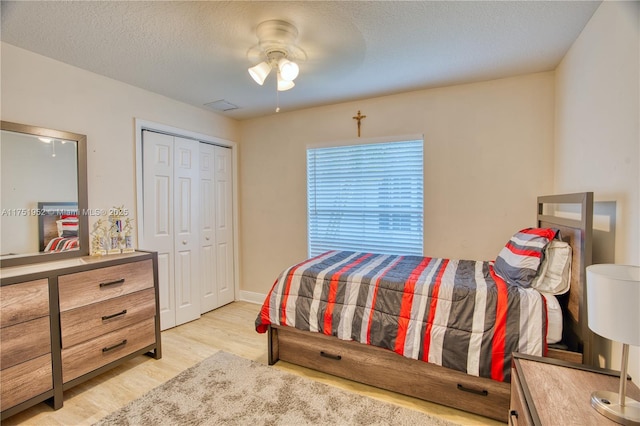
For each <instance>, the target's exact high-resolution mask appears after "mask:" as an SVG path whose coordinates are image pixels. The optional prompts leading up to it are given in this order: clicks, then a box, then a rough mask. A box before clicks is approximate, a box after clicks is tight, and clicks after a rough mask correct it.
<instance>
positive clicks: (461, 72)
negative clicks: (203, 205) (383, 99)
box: [0, 1, 600, 119]
mask: <svg viewBox="0 0 640 426" xmlns="http://www.w3.org/2000/svg"><path fill="white" fill-rule="evenodd" d="M599 4H600V1H594V2H587V1H566V2H565V1H550V2H544V1H497V2H493V1H469V2H459V1H433V2H432V1H411V2H399V1H389V2H387V1H372V2H369V1H329V2H323V1H313V2H311V1H302V2H272V1H232V2H222V1H193V2H164V1H162V2H160V1H107V2H101V1H98V2H94V1H44V2H33V1H15V2H14V1H2V3H1V6H0V8H1V13H2V22H1V38H2V41H4V42H6V43H9V44H12V45H15V46H18V47H21V48H24V49H26V50H30V51H33V52H36V53H39V54H41V55H44V56H48V57H51V58H53V59H56V60H59V61H62V62H65V63H68V64H71V65H75V66H77V67H80V68H83V69H86V70H89V71H93V72H96V73H99V74H102V75H105V76H108V77H111V78H114V79H116V80H120V81H123V82H125V83H128V84H131V85H134V86H138V87H141V88H143V89H146V90H149V91H152V92H155V93H159V94H162V95H165V96H168V97H170V98H173V99H177V100H180V101H183V102H186V103H189V104H192V105H195V106H198V107H201V108H207V107H206V106H205V104H207V103H210V102H213V101H216V100H220V99H224V100H226V101H227V102H230V103H232V104H235V105H237V106H238V107H239V108H238V109H236V110H233V111H227V112H223V113H222V114H223V115H226V116H228V117H231V118H236V119H246V118H252V117H258V116H262V115H267V114H273V113H275V105H276V90H275V85H276V82H275V77H274V76H273V73H272V75H270V76H269V78H267V81H266V82H265V84H264V86H259V85H257V84H256V83H255V82H254V81H253V80H252V79H251V77H250V76H249V74H248V73H247V68H248V67H249V66H251V65H254V64H255V63H256V61H255V60H254V61H252V60H250V59H249V58H248V57H247V52H248V50H249V49H250V48H251V47H252V46H254V45H255V44H256V43H257V42H258V40H257V38H256V35H255V28H256V26H257V25H258V24H259V23H261V22H263V21H265V20H269V19H281V20H286V21H289V22H290V23H292V24H294V25H295V26H296V27H297V28H298V31H299V37H298V45H299V46H300V47H301V48H303V49H304V50H305V51H306V53H307V56H308V60H307V61H306V62H303V63H301V64H300V76H299V77H298V78H297V79H296V87H294V88H293V89H291V90H289V91H286V92H280V94H279V104H280V108H281V111H291V110H294V109H300V108H307V107H311V106H317V105H326V104H333V103H337V102H344V101H353V100H357V99H363V98H369V97H374V96H381V95H387V94H392V93H398V92H404V91H411V90H417V89H424V88H431V87H437V86H445V85H452V84H460V83H467V82H475V81H482V80H490V79H495V78H502V77H507V76H512V75H518V74H524V73H531V72H539V71H548V70H552V69H554V68H555V67H556V66H557V65H558V63H559V62H560V60H561V59H562V57H563V56H564V54H565V53H566V52H567V50H568V49H569V47H570V46H571V44H572V43H573V42H574V40H575V39H576V38H577V36H578V35H579V34H580V32H581V31H582V29H583V28H584V26H585V25H586V23H587V22H588V20H589V19H590V18H591V16H592V15H593V13H594V12H595V10H596V8H597V7H598V5H599Z"/></svg>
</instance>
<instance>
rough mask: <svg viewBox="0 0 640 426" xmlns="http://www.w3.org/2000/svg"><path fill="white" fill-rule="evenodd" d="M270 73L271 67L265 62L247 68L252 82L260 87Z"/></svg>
mask: <svg viewBox="0 0 640 426" xmlns="http://www.w3.org/2000/svg"><path fill="white" fill-rule="evenodd" d="M270 72H271V65H269V63H268V62H266V61H263V62H260V63H259V64H258V65H256V66H253V67H251V68H249V75H251V78H253V80H254V81H255V82H256V83H258V84H259V85H260V86H262V85H263V84H264V80H265V79H266V78H267V76H268V75H269V73H270Z"/></svg>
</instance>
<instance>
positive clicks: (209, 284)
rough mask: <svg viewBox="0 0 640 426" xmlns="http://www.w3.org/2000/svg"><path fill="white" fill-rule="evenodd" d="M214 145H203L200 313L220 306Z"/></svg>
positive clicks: (201, 163) (201, 169)
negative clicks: (217, 280)
mask: <svg viewBox="0 0 640 426" xmlns="http://www.w3.org/2000/svg"><path fill="white" fill-rule="evenodd" d="M214 148H215V147H214V146H213V145H210V144H207V143H200V218H199V219H200V289H201V291H200V293H201V300H200V312H201V313H205V312H209V311H211V310H213V309H215V308H217V307H218V306H219V305H218V291H217V283H216V269H217V268H216V263H217V261H216V246H215V214H216V210H215V201H216V200H215V182H214V177H215V169H214V166H215V163H214V161H215V157H214Z"/></svg>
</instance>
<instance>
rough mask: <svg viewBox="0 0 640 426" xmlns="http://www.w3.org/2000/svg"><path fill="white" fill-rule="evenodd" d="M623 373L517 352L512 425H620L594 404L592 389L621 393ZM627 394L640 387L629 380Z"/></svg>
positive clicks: (513, 371) (633, 395)
mask: <svg viewBox="0 0 640 426" xmlns="http://www.w3.org/2000/svg"><path fill="white" fill-rule="evenodd" d="M619 385H620V372H616V371H613V370H604V369H600V368H595V367H589V366H586V365H582V364H576V363H572V362H566V361H562V360H556V359H550V358H541V357H537V356H531V355H523V354H518V353H514V354H513V363H512V367H511V404H510V407H509V424H510V425H519V426H522V425H536V426H538V425H540V426H547V425H580V426H582V425H616V424H617V423H615V422H612V421H611V420H609V419H607V418H606V417H604V416H603V415H601V414H600V413H598V412H597V411H596V410H595V409H593V408H592V407H591V392H593V391H595V390H606V391H611V392H616V393H617V392H618V387H619ZM627 396H629V397H631V398H634V399H636V400H640V389H639V388H638V386H636V385H635V384H634V383H633V382H631V381H628V383H627Z"/></svg>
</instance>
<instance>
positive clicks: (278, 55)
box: [247, 20, 307, 92]
mask: <svg viewBox="0 0 640 426" xmlns="http://www.w3.org/2000/svg"><path fill="white" fill-rule="evenodd" d="M256 35H257V37H258V44H257V45H255V46H253V47H251V48H250V49H249V51H248V52H247V57H248V58H249V59H251V60H252V61H256V62H257V61H258V60H259V61H262V62H260V63H259V64H258V65H255V66H252V67H251V68H249V74H250V75H251V77H252V78H253V79H254V80H255V81H256V83H258V84H259V85H261V86H262V85H263V84H264V82H265V80H266V78H267V76H268V75H269V73H270V72H271V69H275V70H276V73H277V77H276V80H277V90H278V91H279V92H282V91H285V90H289V89H291V88H293V86H295V84H294V83H293V80H295V79H296V77H298V74H299V73H300V67H299V65H298V63H296V62H299V61H305V60H306V59H307V54H306V53H305V51H304V50H302V49H301V48H300V47H298V46H297V45H296V39H297V37H298V30H297V29H296V27H295V26H293V25H292V24H290V23H289V22H286V21H281V20H270V21H264V22H262V23H260V24H259V25H258V26H257V28H256ZM294 61H295V62H294ZM254 63H255V62H254Z"/></svg>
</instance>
